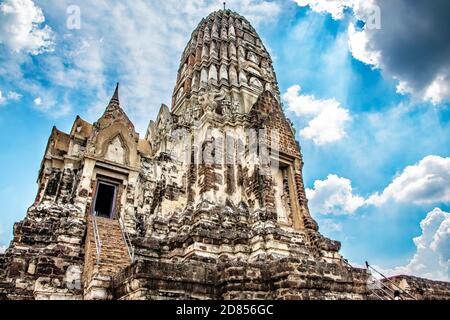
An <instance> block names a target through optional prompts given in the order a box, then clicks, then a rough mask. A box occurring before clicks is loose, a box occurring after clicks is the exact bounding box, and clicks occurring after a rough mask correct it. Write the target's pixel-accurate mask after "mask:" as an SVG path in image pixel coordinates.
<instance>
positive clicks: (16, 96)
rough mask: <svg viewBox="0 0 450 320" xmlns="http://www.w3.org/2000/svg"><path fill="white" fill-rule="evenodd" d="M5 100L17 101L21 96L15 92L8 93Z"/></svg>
mask: <svg viewBox="0 0 450 320" xmlns="http://www.w3.org/2000/svg"><path fill="white" fill-rule="evenodd" d="M7 98H8V100H12V101H19V100H20V99H22V95H21V94H20V93H17V92H15V91H9V92H8V95H7Z"/></svg>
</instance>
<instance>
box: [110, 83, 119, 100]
mask: <svg viewBox="0 0 450 320" xmlns="http://www.w3.org/2000/svg"><path fill="white" fill-rule="evenodd" d="M113 99H114V100H117V101H119V83H118V82H117V85H116V90H115V91H114V94H113V96H112V99H111V100H113Z"/></svg>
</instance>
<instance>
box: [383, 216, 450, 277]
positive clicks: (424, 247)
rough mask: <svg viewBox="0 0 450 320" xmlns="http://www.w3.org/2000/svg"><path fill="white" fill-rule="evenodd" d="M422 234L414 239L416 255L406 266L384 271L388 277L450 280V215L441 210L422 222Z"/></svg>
mask: <svg viewBox="0 0 450 320" xmlns="http://www.w3.org/2000/svg"><path fill="white" fill-rule="evenodd" d="M420 228H421V230H422V234H421V235H420V236H418V237H416V238H414V239H413V240H414V244H415V245H416V253H415V254H414V256H413V257H412V259H411V260H410V261H409V262H408V264H406V265H405V266H400V267H396V268H393V269H387V270H383V271H384V273H386V274H387V275H398V274H406V275H414V276H418V277H423V278H428V279H434V280H442V281H449V280H450V269H449V267H450V213H448V212H445V211H442V210H441V209H439V208H436V209H434V210H433V211H431V212H429V213H428V214H427V216H426V218H425V219H423V220H422V221H421V222H420Z"/></svg>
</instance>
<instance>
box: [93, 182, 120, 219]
mask: <svg viewBox="0 0 450 320" xmlns="http://www.w3.org/2000/svg"><path fill="white" fill-rule="evenodd" d="M116 193H117V185H114V184H112V183H108V182H104V181H99V182H98V183H97V192H96V195H95V199H94V214H95V215H96V216H97V217H102V218H107V219H113V218H114V209H115V203H116Z"/></svg>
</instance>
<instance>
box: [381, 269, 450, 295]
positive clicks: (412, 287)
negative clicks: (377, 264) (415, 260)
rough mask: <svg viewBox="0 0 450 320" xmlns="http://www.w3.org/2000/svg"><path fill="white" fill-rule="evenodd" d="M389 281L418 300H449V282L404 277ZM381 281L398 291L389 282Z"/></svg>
mask: <svg viewBox="0 0 450 320" xmlns="http://www.w3.org/2000/svg"><path fill="white" fill-rule="evenodd" d="M389 280H390V281H391V282H393V283H395V284H396V285H397V286H398V287H400V288H401V289H403V290H405V291H406V292H408V293H410V294H411V295H413V296H414V297H416V299H418V300H450V283H449V282H443V281H433V280H428V279H423V278H419V277H413V276H405V275H400V276H395V277H390V278H389ZM382 281H383V282H384V283H385V284H387V285H389V286H390V287H391V288H392V289H393V290H394V291H395V290H398V289H397V288H396V287H395V286H393V285H392V284H391V283H390V282H389V281H387V280H382Z"/></svg>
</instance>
